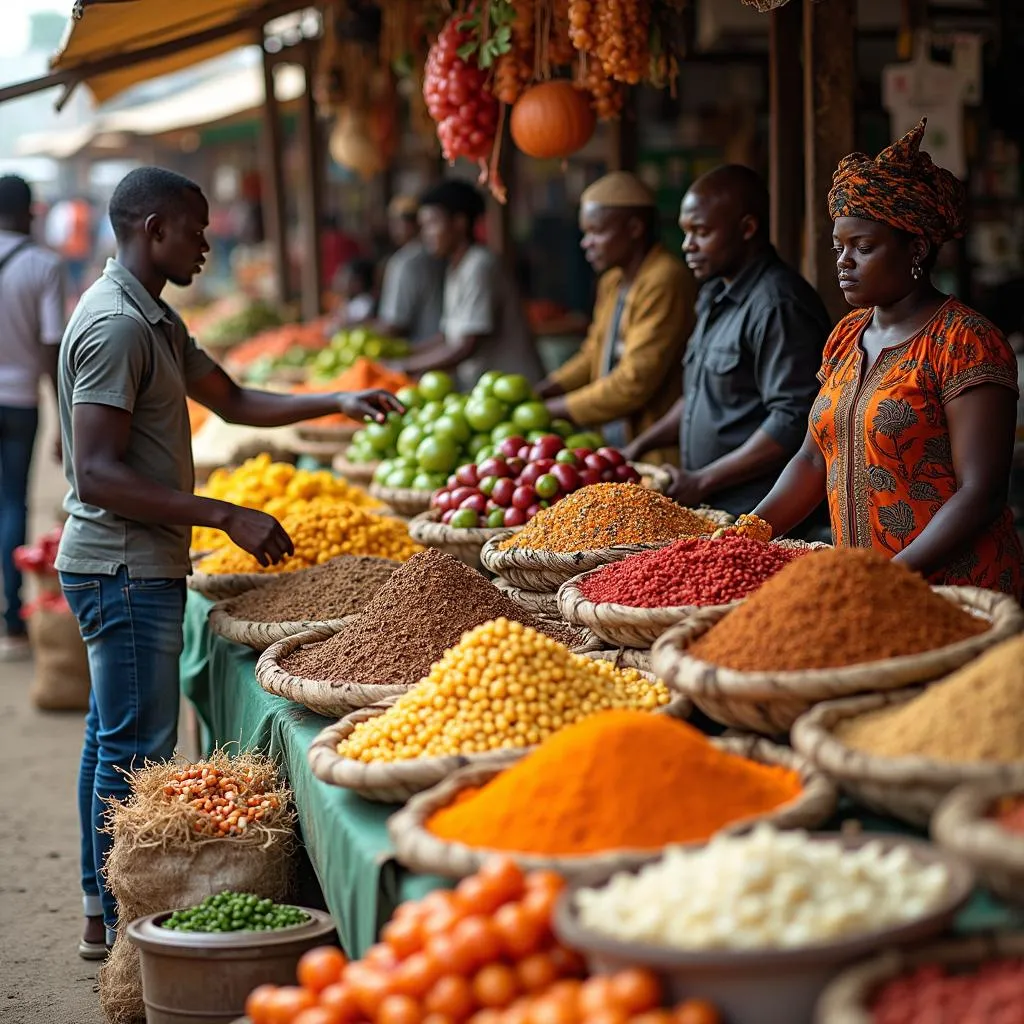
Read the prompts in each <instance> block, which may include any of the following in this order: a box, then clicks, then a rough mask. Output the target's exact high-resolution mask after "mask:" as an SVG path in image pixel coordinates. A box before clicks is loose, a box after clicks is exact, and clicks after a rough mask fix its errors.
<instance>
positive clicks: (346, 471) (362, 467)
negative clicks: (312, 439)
mask: <svg viewBox="0 0 1024 1024" xmlns="http://www.w3.org/2000/svg"><path fill="white" fill-rule="evenodd" d="M347 451H348V449H347V448H346V449H344V450H343V451H341V452H339V453H338V454H337V455H335V456H334V459H333V460H332V462H331V467H332V468H333V470H334V472H335V473H337V474H338V476H343V477H344V478H345V479H346V480H347V481H348V482H349V483H350V484H356V485H357V486H358V487H368V486H369V485H370V484H371V483H372V482H373V474H374V473H376V472H377V467H378V466H379V465H380V462H349V460H348V459H347V458H346V457H345V453H346V452H347Z"/></svg>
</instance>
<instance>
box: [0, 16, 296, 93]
mask: <svg viewBox="0 0 1024 1024" xmlns="http://www.w3.org/2000/svg"><path fill="white" fill-rule="evenodd" d="M305 6H307V5H306V4H305V3H302V2H301V0H274V2H272V3H266V4H263V5H261V6H260V8H259V9H258V10H256V11H253V12H252V13H251V14H248V15H246V16H245V17H242V18H237V19H235V20H232V21H227V22H223V23H222V24H220V25H213V26H211V27H210V28H205V29H203V30H202V31H201V32H192V33H190V34H188V35H183V36H178V37H177V38H175V39H166V40H164V41H163V42H162V43H157V44H156V45H154V46H146V47H144V48H143V49H141V50H122V51H120V52H118V53H112V54H110V55H109V56H107V57H102V58H100V59H99V60H93V61H83V62H82V63H81V64H75V65H72V66H71V67H69V68H61V69H60V70H59V71H51V72H50V73H49V74H46V75H42V76H41V77H39V78H30V79H28V80H27V81H24V82H15V83H14V84H13V85H5V86H3V87H2V88H0V103H6V102H7V101H8V100H16V99H20V98H21V97H22V96H31V95H32V94H33V93H37V92H44V91H45V90H47V89H53V88H56V87H57V86H58V85H64V86H68V85H71V84H77V83H79V82H84V81H87V80H88V79H90V78H95V77H96V76H98V75H102V74H105V73H106V72H108V71H120V70H122V69H123V68H129V67H132V65H134V64H144V63H146V62H147V61H151V60H158V59H159V58H161V57H169V56H170V55H172V54H177V53H180V52H181V51H182V50H191V49H192V48H193V47H196V46H203V45H204V44H206V43H212V42H215V41H216V40H218V39H222V38H223V37H224V36H229V35H233V34H234V33H236V32H243V31H245V30H246V29H251V28H262V27H263V25H265V24H266V23H267V22H268V21H273V20H274V19H275V18H280V17H282V16H283V15H285V14H290V13H291V12H292V11H297V10H301V9H302V8H303V7H305ZM64 102H66V99H65V100H64Z"/></svg>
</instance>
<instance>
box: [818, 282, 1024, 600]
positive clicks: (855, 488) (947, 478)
mask: <svg viewBox="0 0 1024 1024" xmlns="http://www.w3.org/2000/svg"><path fill="white" fill-rule="evenodd" d="M871 315H872V310H870V309H866V310H865V309H860V310H856V311H855V312H853V313H850V314H849V315H848V316H847V317H845V318H844V319H843V320H842V321H840V323H839V324H838V325H837V326H836V328H835V330H834V331H833V332H832V335H831V337H830V338H829V339H828V344H827V345H826V346H825V353H824V359H823V363H822V366H821V370H820V371H819V374H818V379H819V381H820V382H821V391H820V392H819V394H818V397H817V400H816V401H815V402H814V406H813V408H812V410H811V418H810V428H811V433H812V435H813V436H814V439H815V440H816V441H817V443H818V447H819V448H820V449H821V453H822V456H823V457H824V459H825V465H826V467H827V477H826V480H827V490H828V503H829V513H830V515H831V518H832V532H833V535H834V537H835V541H836V544H842V545H844V546H847V547H870V548H874V549H875V550H877V551H881V552H882V553H884V554H887V555H890V556H892V555H896V554H898V553H899V552H900V551H902V550H903V549H904V548H905V547H906V546H907V545H908V544H910V542H911V541H913V540H914V538H915V537H917V536H918V535H919V534H920V533H921V531H922V530H923V529H924V528H925V527H926V526H927V525H928V523H929V522H930V521H931V520H932V518H933V517H934V516H935V514H936V513H937V512H938V511H939V509H940V508H942V506H943V505H944V504H945V503H946V502H947V501H948V500H949V499H950V498H951V497H953V495H954V494H955V493H956V491H957V479H956V467H955V466H954V464H953V452H952V445H951V442H950V437H949V424H948V421H947V419H946V412H945V407H946V405H947V403H949V402H951V401H953V399H955V398H957V397H958V396H959V395H962V394H963V393H964V392H965V391H968V390H970V389H971V388H973V387H977V386H978V385H981V384H997V385H1000V386H1003V387H1006V388H1009V389H1010V390H1011V391H1013V392H1015V393H1016V391H1017V367H1016V361H1015V360H1014V357H1013V352H1012V350H1011V349H1010V346H1009V344H1008V343H1007V342H1006V340H1005V339H1004V338H1003V336H1002V334H1000V333H999V331H998V330H997V329H996V327H995V326H993V325H992V324H991V323H989V321H988V320H986V319H985V318H984V317H983V316H981V315H980V314H978V313H976V312H974V310H972V309H970V308H968V307H967V306H965V305H964V304H963V303H962V302H958V301H957V300H956V299H953V298H950V299H948V300H947V301H946V302H945V303H944V304H943V305H942V306H941V308H940V309H939V310H938V312H937V313H936V314H935V316H934V317H932V319H931V321H930V322H929V323H928V324H926V325H925V327H924V328H923V329H922V330H920V331H919V332H918V333H917V334H915V335H913V336H912V337H910V338H908V339H907V340H906V341H904V342H902V343H901V344H899V345H894V346H892V347H890V348H886V349H883V350H882V352H881V354H880V355H879V357H878V359H877V360H876V361H875V363H874V365H873V366H865V365H864V363H865V362H866V360H865V357H864V350H863V348H862V346H861V343H860V340H861V335H862V334H863V332H864V328H865V327H866V326H867V325H868V323H869V322H870V320H871ZM1022 558H1024V555H1022V552H1021V545H1020V541H1019V539H1018V538H1017V534H1016V532H1015V530H1014V525H1013V514H1012V512H1011V510H1010V509H1009V508H1005V509H1004V510H1003V512H1002V514H1001V515H1000V516H999V517H998V518H997V519H996V520H995V521H994V522H993V523H992V525H991V526H990V527H989V528H988V529H987V530H986V531H985V532H984V533H983V534H982V535H981V536H979V537H978V538H977V539H976V541H975V542H974V544H973V545H972V546H971V547H970V548H969V549H967V550H965V551H963V552H962V553H961V554H960V555H959V556H957V558H956V559H955V560H954V561H953V562H952V563H950V564H949V565H947V566H946V567H945V568H944V569H943V570H942V571H940V572H939V573H938V574H937V575H936V577H935V578H934V580H933V582H935V583H944V584H947V585H950V586H976V587H985V588H988V589H992V590H1002V591H1005V592H1006V593H1009V594H1013V595H1014V596H1015V597H1017V598H1018V599H1019V598H1020V597H1021V596H1022V595H1024V565H1022Z"/></svg>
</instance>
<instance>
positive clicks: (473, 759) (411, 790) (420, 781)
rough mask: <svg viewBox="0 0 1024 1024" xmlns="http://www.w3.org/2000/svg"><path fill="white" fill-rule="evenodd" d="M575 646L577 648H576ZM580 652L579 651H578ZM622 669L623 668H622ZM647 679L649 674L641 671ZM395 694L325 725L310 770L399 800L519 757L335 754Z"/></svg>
mask: <svg viewBox="0 0 1024 1024" xmlns="http://www.w3.org/2000/svg"><path fill="white" fill-rule="evenodd" d="M579 650H580V649H579V648H577V651H579ZM581 653H582V652H581ZM609 654H611V656H613V657H614V652H591V653H588V654H587V657H593V658H601V659H602V660H605V659H606V658H607V656H608V655H609ZM627 667H628V666H627ZM646 674H647V675H648V676H649V677H650V678H651V679H653V678H654V677H653V676H651V675H650V673H646ZM395 700H397V697H391V698H389V699H387V700H383V701H379V702H377V703H376V704H374V705H373V706H372V707H365V708H362V709H361V710H359V711H356V712H353V713H352V714H350V715H346V716H345V717H344V718H343V719H342V720H341V721H340V722H335V723H334V725H329V726H328V727H327V728H326V729H324V730H323V731H322V732H321V733H320V734H319V735H318V736H317V738H316V739H315V740H314V741H313V745H312V746H311V747H310V748H309V765H310V768H311V769H312V771H313V774H314V775H315V776H316V777H317V778H318V779H321V780H322V781H324V782H329V783H331V785H334V786H341V787H342V788H343V789H351V790H352V791H353V792H356V793H358V794H359V795H360V796H362V797H363V798H364V799H366V800H373V801H375V802H377V803H404V802H405V801H406V800H408V799H409V797H411V796H414V795H415V794H416V793H422V792H423V791H424V790H426V789H430V788H431V787H433V786H436V785H437V784H438V783H439V782H442V781H443V780H444V779H446V778H448V776H449V775H452V774H453V773H454V772H457V771H458V770H459V769H460V768H466V767H468V766H470V765H473V766H476V767H486V766H504V765H506V764H510V763H511V762H512V761H515V760H516V759H517V758H518V757H520V756H521V753H522V752H521V751H518V750H496V751H492V752H490V753H487V754H472V755H464V754H453V755H451V756H448V757H418V758H415V759H413V760H408V761H392V762H371V763H370V764H366V763H364V762H362V761H354V760H352V759H351V758H346V757H342V756H341V755H340V754H339V753H338V744H339V743H340V742H341V741H342V740H343V739H345V738H346V737H347V736H348V735H349V734H350V733H351V732H352V730H353V729H354V728H355V727H356V725H358V724H359V722H363V721H366V720H367V719H368V718H373V717H375V716H376V715H381V714H383V713H384V712H385V711H387V709H388V708H389V707H391V705H392V704H394V702H395ZM692 709H693V706H692V705H691V704H690V703H689V702H688V701H678V700H674V701H673V702H672V703H671V704H667V705H666V706H665V707H663V708H659V709H658V711H657V712H655V714H659V713H660V714H667V715H672V716H673V717H679V718H685V717H686V716H687V715H688V714H689V713H690V711H692Z"/></svg>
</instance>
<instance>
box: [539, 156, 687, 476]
mask: <svg viewBox="0 0 1024 1024" xmlns="http://www.w3.org/2000/svg"><path fill="white" fill-rule="evenodd" d="M580 229H581V230H582V232H583V239H582V241H581V243H580V245H581V247H582V249H583V253H584V255H585V256H586V258H587V262H588V263H590V265H591V266H592V267H593V268H594V270H595V271H596V272H597V273H598V274H600V275H601V279H600V281H599V283H598V289H597V301H596V303H595V305H594V316H593V320H592V322H591V325H590V330H589V331H588V333H587V337H586V340H585V341H584V342H583V346H582V348H581V349H580V351H579V352H578V353H577V354H576V355H575V356H573V358H571V359H570V360H569V361H568V362H567V363H566V364H565V365H564V366H562V367H560V368H559V369H558V370H556V371H555V372H554V373H553V374H551V375H550V376H549V377H548V378H547V379H546V380H545V381H544V382H543V383H542V384H541V386H540V394H541V395H542V397H544V398H545V399H547V405H548V409H549V411H550V412H551V414H552V416H556V417H564V418H566V419H569V420H572V421H573V422H574V423H577V424H579V425H580V426H581V427H599V428H601V429H602V431H603V433H604V435H605V439H606V441H608V443H610V444H615V445H622V446H624V445H626V444H627V443H628V442H630V441H632V440H633V439H635V438H636V437H637V436H639V435H640V434H642V433H643V432H644V431H645V430H647V429H648V428H649V427H650V426H652V425H653V424H654V423H655V422H657V421H658V419H659V418H660V417H662V416H664V415H665V414H666V413H667V412H668V411H669V410H670V409H671V408H672V407H673V406H674V405H675V402H676V400H677V399H678V398H679V396H680V393H681V381H680V376H679V363H680V361H681V360H682V356H683V349H684V348H685V346H686V340H687V338H688V337H689V335H690V331H691V330H692V328H693V324H694V319H695V314H694V301H695V297H696V285H695V284H694V281H693V278H692V276H691V275H690V273H689V272H688V271H687V269H686V267H684V266H683V264H682V262H681V261H680V260H678V259H677V258H676V257H675V256H672V255H671V254H670V253H669V252H667V251H666V250H665V249H664V248H663V247H662V246H661V245H659V244H658V242H657V241H656V240H655V237H656V208H655V201H654V195H653V193H652V192H651V190H650V189H649V188H648V187H647V186H646V185H644V183H643V182H642V181H640V179H639V178H637V177H636V176H635V175H633V174H629V173H628V172H625V171H616V172H614V173H612V174H608V175H606V176H605V177H603V178H601V179H599V180H598V181H595V182H594V183H593V184H592V185H591V186H590V187H589V188H587V189H586V190H585V191H584V192H583V195H582V196H581V197H580ZM655 458H657V459H658V460H660V461H669V462H674V461H675V449H674V447H672V446H671V443H670V446H669V447H667V448H665V449H664V450H662V451H661V452H659V453H658V454H657V455H656V456H655Z"/></svg>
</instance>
